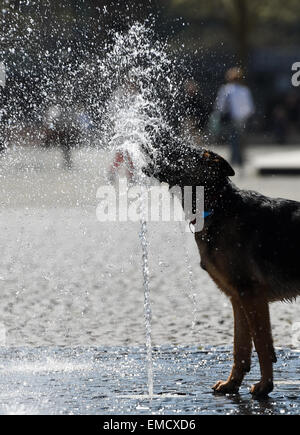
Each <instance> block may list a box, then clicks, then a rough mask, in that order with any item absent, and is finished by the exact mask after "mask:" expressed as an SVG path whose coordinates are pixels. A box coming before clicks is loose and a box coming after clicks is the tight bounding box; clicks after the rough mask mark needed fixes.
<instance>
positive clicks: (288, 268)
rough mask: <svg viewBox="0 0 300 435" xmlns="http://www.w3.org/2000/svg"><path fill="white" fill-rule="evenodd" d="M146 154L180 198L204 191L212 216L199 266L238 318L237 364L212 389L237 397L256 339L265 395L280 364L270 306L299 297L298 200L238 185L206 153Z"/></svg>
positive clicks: (200, 240) (199, 237) (201, 239)
mask: <svg viewBox="0 0 300 435" xmlns="http://www.w3.org/2000/svg"><path fill="white" fill-rule="evenodd" d="M148 155H149V156H150V161H148V163H147V164H146V166H145V167H144V169H143V170H144V173H145V174H146V175H148V176H153V177H155V178H156V179H158V180H159V181H163V182H166V183H168V184H169V186H170V187H173V186H179V187H181V191H182V197H183V187H184V186H204V208H205V211H209V212H210V213H209V216H208V217H206V218H205V220H204V226H203V229H202V230H201V231H200V232H196V233H195V240H196V243H197V245H198V249H199V253H200V257H201V263H200V265H201V267H202V268H203V269H204V270H205V271H207V273H208V274H209V275H210V276H211V278H212V279H213V280H214V282H215V283H216V284H217V286H218V287H219V288H220V289H221V290H222V291H223V292H224V293H225V294H226V295H227V296H228V297H229V299H230V301H231V303H232V308H233V314H234V362H233V367H232V370H231V373H230V375H229V377H228V379H227V380H226V381H218V382H217V383H216V384H215V385H214V386H213V390H214V391H215V392H218V393H225V394H226V393H237V392H238V390H239V387H240V385H241V383H242V380H243V378H244V376H245V374H246V373H247V372H249V371H250V363H251V352H252V341H253V342H254V346H255V349H256V351H257V354H258V358H259V364H260V371H261V379H260V381H259V382H258V383H257V384H255V385H253V386H252V387H251V393H252V394H253V396H255V397H263V396H267V395H268V393H270V392H271V391H272V390H273V363H275V362H276V355H275V351H274V347H273V339H272V333H271V324H270V315H269V306H268V304H269V302H273V301H278V300H281V301H285V300H288V301H291V300H293V299H295V298H296V296H297V295H299V294H300V265H299V249H300V203H299V202H296V201H291V200H286V199H280V198H279V199H272V198H268V197H266V196H264V195H261V194H259V193H257V192H253V191H249V190H241V189H239V188H237V187H236V186H235V185H234V184H233V183H232V182H231V180H230V179H229V177H231V176H233V175H234V170H233V169H232V167H231V166H230V165H229V163H228V162H227V161H226V160H224V159H223V158H222V157H220V156H219V155H218V154H216V153H214V152H211V151H209V150H206V149H200V148H192V147H187V146H183V147H174V148H172V149H170V147H161V148H160V149H158V150H156V151H155V153H154V154H153V153H152V152H151V153H149V151H148ZM154 156H155V157H154ZM183 200H184V199H183Z"/></svg>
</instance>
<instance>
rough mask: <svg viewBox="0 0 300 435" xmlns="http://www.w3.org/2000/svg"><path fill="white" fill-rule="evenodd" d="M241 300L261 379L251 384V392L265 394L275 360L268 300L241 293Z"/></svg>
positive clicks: (268, 388)
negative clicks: (256, 355)
mask: <svg viewBox="0 0 300 435" xmlns="http://www.w3.org/2000/svg"><path fill="white" fill-rule="evenodd" d="M241 301H242V305H243V308H244V310H245V313H246V316H247V319H248V323H249V327H250V330H251V335H252V338H253V341H254V345H255V349H256V351H257V354H258V359H259V364H260V371H261V380H260V382H259V383H257V384H255V385H253V386H252V388H251V393H252V394H253V395H254V396H267V395H268V393H270V392H271V391H272V390H273V362H276V355H275V351H274V347H273V339H272V332H271V322H270V313H269V306H268V302H267V300H266V299H265V298H264V297H263V296H256V295H251V294H245V295H243V296H242V297H241Z"/></svg>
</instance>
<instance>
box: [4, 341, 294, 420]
mask: <svg viewBox="0 0 300 435" xmlns="http://www.w3.org/2000/svg"><path fill="white" fill-rule="evenodd" d="M277 354H278V363H277V364H276V366H275V390H274V391H273V392H272V394H271V395H270V397H269V398H268V399H264V400H254V399H252V397H251V395H250V394H249V387H250V385H251V384H252V382H256V381H257V380H258V376H259V369H258V363H257V359H256V355H254V356H253V367H252V370H251V373H250V374H249V375H248V376H247V377H246V379H245V381H244V384H243V386H242V388H241V390H240V394H237V395H227V396H223V395H215V394H213V392H212V390H211V386H212V385H213V383H214V382H215V381H216V380H218V379H224V378H226V376H227V375H228V372H229V370H230V365H231V350H229V349H226V348H221V347H218V348H215V349H213V348H205V349H197V348H196V347H171V346H162V347H158V348H155V349H154V352H153V355H154V395H155V396H154V398H153V399H151V400H150V399H149V398H148V397H147V396H146V393H147V373H146V363H145V358H146V356H145V348H144V347H127V348H126V347H89V348H80V347H75V348H67V347H49V348H47V347H40V348H29V347H28V348H24V347H23V348H13V347H12V348H8V347H2V348H1V349H0V413H1V414H98V415H99V414H160V415H164V414H198V415H200V414H234V415H237V414H243V415H245V414H260V415H265V414H267V415H270V414H286V415H288V414H299V410H300V397H299V387H300V380H299V377H300V376H299V374H300V359H299V356H300V354H299V353H298V352H292V351H289V350H277Z"/></svg>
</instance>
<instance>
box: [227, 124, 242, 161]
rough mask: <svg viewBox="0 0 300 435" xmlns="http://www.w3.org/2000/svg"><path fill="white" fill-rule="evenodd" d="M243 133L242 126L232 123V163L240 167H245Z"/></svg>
mask: <svg viewBox="0 0 300 435" xmlns="http://www.w3.org/2000/svg"><path fill="white" fill-rule="evenodd" d="M242 131H243V130H242V127H241V126H240V125H238V124H237V123H232V125H231V131H230V146H231V163H232V165H237V166H240V167H242V166H243V165H244V153H243V144H242Z"/></svg>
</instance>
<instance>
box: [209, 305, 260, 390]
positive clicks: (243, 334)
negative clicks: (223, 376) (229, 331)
mask: <svg viewBox="0 0 300 435" xmlns="http://www.w3.org/2000/svg"><path fill="white" fill-rule="evenodd" d="M231 303H232V308H233V314H234V363H233V367H232V370H231V373H230V375H229V378H228V379H227V381H219V382H217V383H216V384H215V385H214V386H213V389H214V390H215V392H218V393H225V394H226V393H236V392H237V391H238V389H239V387H240V385H241V383H242V381H243V378H244V376H245V373H247V372H249V371H250V365H251V351H252V337H251V333H250V329H249V324H248V320H247V317H246V315H245V312H244V309H243V307H242V304H241V301H240V300H239V299H238V298H231Z"/></svg>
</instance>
